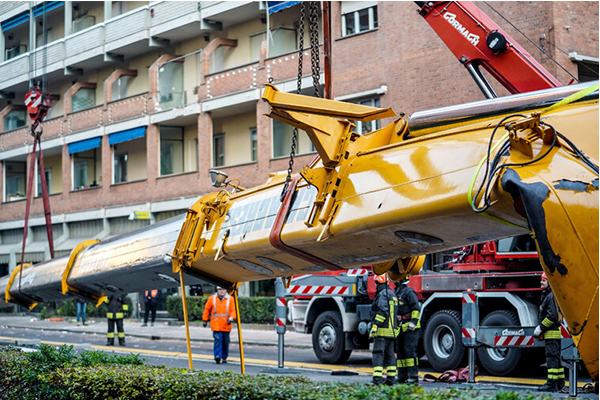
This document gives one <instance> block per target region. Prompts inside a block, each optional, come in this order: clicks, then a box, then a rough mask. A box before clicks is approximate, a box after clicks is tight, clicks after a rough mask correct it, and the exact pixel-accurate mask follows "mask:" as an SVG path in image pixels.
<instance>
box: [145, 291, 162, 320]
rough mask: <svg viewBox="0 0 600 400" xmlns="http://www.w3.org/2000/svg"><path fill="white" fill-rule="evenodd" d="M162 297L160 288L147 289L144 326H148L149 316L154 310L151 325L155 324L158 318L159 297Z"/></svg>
mask: <svg viewBox="0 0 600 400" xmlns="http://www.w3.org/2000/svg"><path fill="white" fill-rule="evenodd" d="M159 297H160V290H156V289H154V290H146V291H145V292H144V308H145V311H146V313H145V314H144V323H143V324H142V326H148V317H149V316H150V312H152V319H151V320H150V321H151V322H150V325H151V326H154V321H155V320H156V309H157V308H158V298H159Z"/></svg>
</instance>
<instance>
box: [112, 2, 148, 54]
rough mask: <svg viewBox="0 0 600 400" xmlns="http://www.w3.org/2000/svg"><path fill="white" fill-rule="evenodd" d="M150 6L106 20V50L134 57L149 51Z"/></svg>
mask: <svg viewBox="0 0 600 400" xmlns="http://www.w3.org/2000/svg"><path fill="white" fill-rule="evenodd" d="M148 8H149V7H148V6H144V7H140V8H136V9H135V10H133V11H130V12H128V13H125V14H123V15H119V16H118V17H115V18H112V19H110V20H108V21H105V22H104V51H105V52H106V53H108V54H110V53H113V54H116V55H121V56H124V57H125V58H129V57H134V56H136V55H139V54H143V53H146V52H147V51H148V39H149V38H150V29H149V28H150V22H149V18H150V17H149V15H148Z"/></svg>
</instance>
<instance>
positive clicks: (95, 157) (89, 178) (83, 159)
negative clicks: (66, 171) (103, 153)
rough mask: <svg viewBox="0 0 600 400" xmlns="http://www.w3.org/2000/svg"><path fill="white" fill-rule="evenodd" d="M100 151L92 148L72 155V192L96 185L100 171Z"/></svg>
mask: <svg viewBox="0 0 600 400" xmlns="http://www.w3.org/2000/svg"><path fill="white" fill-rule="evenodd" d="M99 152H100V149H99V148H94V149H91V150H86V151H82V152H78V153H74V154H73V159H72V162H73V190H79V189H87V188H90V187H96V186H99V185H98V183H97V182H98V180H99V177H98V175H97V174H98V172H100V170H101V165H100V164H101V163H100V154H99Z"/></svg>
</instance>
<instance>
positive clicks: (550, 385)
mask: <svg viewBox="0 0 600 400" xmlns="http://www.w3.org/2000/svg"><path fill="white" fill-rule="evenodd" d="M537 390H538V392H558V382H557V381H555V380H551V381H548V382H546V383H545V384H544V385H543V386H540V387H539V388H538V389H537Z"/></svg>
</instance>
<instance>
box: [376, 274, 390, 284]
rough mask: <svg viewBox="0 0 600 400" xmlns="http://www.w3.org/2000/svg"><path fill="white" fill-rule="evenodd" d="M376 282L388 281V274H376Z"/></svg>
mask: <svg viewBox="0 0 600 400" xmlns="http://www.w3.org/2000/svg"><path fill="white" fill-rule="evenodd" d="M375 282H377V283H386V282H387V275H385V274H384V275H375Z"/></svg>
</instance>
